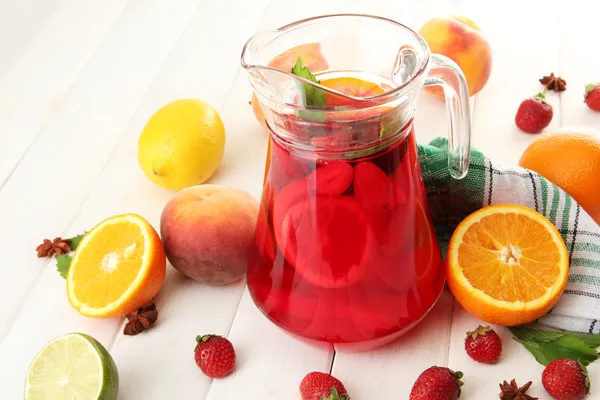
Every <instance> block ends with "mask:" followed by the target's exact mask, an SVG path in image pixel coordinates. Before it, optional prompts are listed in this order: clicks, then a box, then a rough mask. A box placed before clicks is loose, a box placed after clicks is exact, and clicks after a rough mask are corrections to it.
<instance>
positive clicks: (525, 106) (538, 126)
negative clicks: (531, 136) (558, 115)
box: [515, 93, 554, 133]
mask: <svg viewBox="0 0 600 400" xmlns="http://www.w3.org/2000/svg"><path fill="white" fill-rule="evenodd" d="M553 116H554V111H553V110H552V105H551V104H550V103H548V102H547V101H546V96H545V95H544V93H538V94H537V95H536V96H533V97H530V98H528V99H525V100H523V102H522V103H521V105H520V106H519V109H518V110H517V115H516V116H515V123H516V124H517V126H518V127H519V129H521V130H522V131H524V132H527V133H540V132H541V131H542V129H544V128H545V127H547V126H548V125H549V124H550V121H552V117H553Z"/></svg>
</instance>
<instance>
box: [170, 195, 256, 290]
mask: <svg viewBox="0 0 600 400" xmlns="http://www.w3.org/2000/svg"><path fill="white" fill-rule="evenodd" d="M257 216H258V203H257V202H256V200H255V199H254V198H253V197H252V196H250V195H249V194H248V193H246V192H245V191H243V190H240V189H235V188H232V187H228V186H221V185H208V184H204V185H198V186H192V187H189V188H186V189H183V190H181V191H179V192H178V193H177V194H176V195H175V196H173V197H172V198H171V199H170V200H169V201H168V202H167V204H166V205H165V208H164V209H163V212H162V215H161V219H160V233H161V237H162V241H163V243H164V246H165V252H166V254H167V258H168V260H169V262H170V263H171V265H172V266H173V267H175V268H176V269H178V270H179V271H181V272H182V273H183V274H184V275H186V276H188V277H190V278H192V279H195V280H197V281H199V282H202V283H206V284H209V285H214V286H219V285H226V284H228V283H231V282H234V281H237V280H238V279H240V278H242V276H244V274H245V272H246V266H247V262H248V253H249V250H250V246H251V245H252V243H253V241H254V229H255V227H256V219H257Z"/></svg>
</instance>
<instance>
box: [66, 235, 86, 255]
mask: <svg viewBox="0 0 600 400" xmlns="http://www.w3.org/2000/svg"><path fill="white" fill-rule="evenodd" d="M83 235H85V233H83V234H81V235H77V236H74V237H72V238H70V239H69V240H70V241H71V243H70V244H69V247H70V248H71V251H75V249H76V248H77V246H79V242H81V239H83Z"/></svg>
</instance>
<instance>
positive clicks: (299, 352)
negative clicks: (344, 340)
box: [208, 290, 333, 400]
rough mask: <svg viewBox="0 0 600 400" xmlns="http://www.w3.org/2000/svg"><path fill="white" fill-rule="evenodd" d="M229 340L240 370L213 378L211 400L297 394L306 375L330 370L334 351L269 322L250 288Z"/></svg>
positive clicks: (245, 293) (264, 397)
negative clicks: (251, 295) (303, 339)
mask: <svg viewBox="0 0 600 400" xmlns="http://www.w3.org/2000/svg"><path fill="white" fill-rule="evenodd" d="M229 339H230V340H231V342H232V343H233V345H234V346H235V348H236V355H237V369H236V371H235V372H234V373H233V374H232V375H231V376H229V377H227V378H225V379H219V380H214V381H213V384H212V386H211V390H210V392H209V395H208V399H210V400H220V399H237V398H244V399H257V400H258V399H277V398H286V397H290V396H294V393H295V391H296V388H297V387H298V385H299V384H300V381H301V380H302V378H303V377H304V375H306V374H307V373H308V372H310V371H315V370H321V371H326V370H327V369H328V366H329V364H330V363H331V356H332V354H333V353H332V351H331V348H330V347H329V346H327V345H317V344H314V343H307V342H304V341H302V340H300V339H298V338H296V337H292V336H290V335H289V334H288V333H286V332H284V331H283V330H281V329H279V328H278V327H276V326H275V325H274V324H273V323H272V322H270V321H268V320H267V319H266V318H265V317H264V315H262V314H261V312H260V311H259V310H258V308H257V307H256V306H255V305H254V303H253V301H252V298H251V297H250V293H249V292H248V290H245V291H244V296H243V297H242V300H241V302H240V307H239V309H238V312H237V314H236V316H235V321H234V323H233V326H232V327H231V332H230V333H229ZM290 392H291V393H293V394H292V395H290Z"/></svg>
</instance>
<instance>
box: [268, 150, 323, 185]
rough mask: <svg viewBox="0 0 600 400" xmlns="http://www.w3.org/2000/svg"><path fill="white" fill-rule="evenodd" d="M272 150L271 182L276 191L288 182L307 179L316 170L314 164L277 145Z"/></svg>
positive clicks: (270, 157)
mask: <svg viewBox="0 0 600 400" xmlns="http://www.w3.org/2000/svg"><path fill="white" fill-rule="evenodd" d="M271 148H272V151H271V152H270V153H269V161H268V162H269V163H270V167H269V182H270V183H271V185H272V186H273V187H274V188H275V189H276V190H279V188H281V186H282V185H285V184H286V183H288V182H291V181H295V180H297V179H300V178H303V177H305V176H306V175H308V174H309V173H310V172H311V171H312V170H313V168H314V162H311V161H309V160H305V159H302V158H299V157H297V156H294V155H293V154H291V153H290V152H289V151H287V150H286V149H283V148H281V147H280V146H278V145H276V144H275V145H271Z"/></svg>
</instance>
